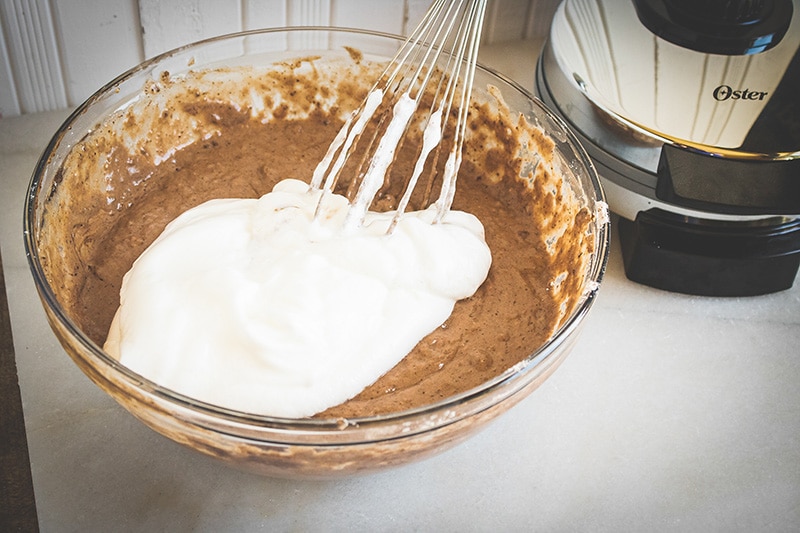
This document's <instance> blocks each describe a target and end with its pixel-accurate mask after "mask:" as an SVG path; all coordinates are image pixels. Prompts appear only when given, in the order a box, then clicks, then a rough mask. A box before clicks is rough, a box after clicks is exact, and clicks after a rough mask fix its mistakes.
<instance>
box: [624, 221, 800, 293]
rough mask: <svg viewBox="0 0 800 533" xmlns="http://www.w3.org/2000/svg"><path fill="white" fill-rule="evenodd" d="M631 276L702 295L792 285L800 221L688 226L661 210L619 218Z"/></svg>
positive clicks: (799, 253) (799, 258) (799, 261)
mask: <svg viewBox="0 0 800 533" xmlns="http://www.w3.org/2000/svg"><path fill="white" fill-rule="evenodd" d="M617 227H618V228H619V235H620V243H621V245H622V256H623V261H624V263H625V274H626V276H627V277H628V278H629V279H630V280H632V281H635V282H637V283H642V284H644V285H648V286H651V287H655V288H659V289H664V290H667V291H671V292H680V293H684V294H694V295H701V296H757V295H761V294H769V293H773V292H778V291H782V290H786V289H789V288H791V287H792V285H793V284H794V280H795V277H796V275H797V272H798V267H800V220H794V221H791V222H787V223H782V224H779V225H773V226H742V225H737V224H735V223H706V222H703V223H696V222H688V221H687V220H686V219H683V218H681V217H678V216H676V215H674V214H672V213H667V212H664V211H660V210H651V211H646V212H640V213H639V214H638V215H637V217H636V220H635V221H630V220H627V219H624V218H620V219H619V223H618V225H617Z"/></svg>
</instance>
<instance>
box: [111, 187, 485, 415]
mask: <svg viewBox="0 0 800 533" xmlns="http://www.w3.org/2000/svg"><path fill="white" fill-rule="evenodd" d="M320 194H322V193H321V191H319V190H315V189H310V188H309V186H308V184H306V183H304V182H301V181H298V180H284V181H282V182H280V183H278V184H277V185H276V186H275V188H274V189H273V191H272V192H270V193H268V194H266V195H264V196H262V197H261V198H258V199H218V200H211V201H209V202H206V203H204V204H202V205H200V206H197V207H195V208H193V209H190V210H188V211H186V212H185V213H183V214H182V215H180V216H179V217H178V218H176V219H175V220H174V221H172V222H171V223H170V224H169V225H168V226H167V227H166V228H165V230H164V231H163V233H162V234H161V235H160V236H159V237H158V238H157V239H156V240H155V241H154V242H153V243H152V244H151V245H150V246H149V247H148V248H147V250H145V252H144V253H143V254H142V255H141V256H140V257H139V258H138V259H137V260H136V261H135V263H134V264H133V267H132V268H131V270H130V271H128V273H127V274H126V275H125V277H124V279H123V283H122V288H121V291H120V306H119V308H118V310H117V312H116V315H115V316H114V320H113V322H112V324H111V327H110V330H109V334H108V338H107V340H106V343H105V345H104V349H105V350H106V351H107V352H108V353H109V354H110V355H111V356H113V357H115V358H116V359H118V360H119V361H120V362H121V363H122V364H123V365H125V366H126V367H128V368H129V369H131V370H133V371H134V372H137V373H138V374H140V375H141V376H143V377H145V378H147V379H149V380H151V381H153V382H155V383H157V384H159V385H160V386H163V387H166V388H168V389H171V390H173V391H175V392H178V393H181V394H184V395H186V396H189V397H192V398H195V399H197V400H201V401H204V402H207V403H210V404H214V405H218V406H221V407H226V408H230V409H235V410H239V411H245V412H249V413H257V414H263V415H270V416H279V417H291V418H299V417H305V416H311V415H313V414H315V413H318V412H320V411H323V410H325V409H327V408H329V407H332V406H334V405H338V404H340V403H342V402H344V401H346V400H348V399H349V398H352V397H353V396H355V395H356V394H358V393H359V392H360V391H361V390H363V389H364V388H365V387H367V386H369V385H370V384H372V383H373V382H375V381H376V380H377V379H378V378H379V377H380V376H381V375H383V374H384V373H385V372H387V371H388V370H389V369H391V368H392V367H393V366H394V365H396V364H397V363H398V362H399V361H400V360H401V359H403V357H405V356H406V354H408V353H409V352H410V351H411V349H412V348H413V347H414V346H415V345H416V344H417V343H418V342H419V341H420V340H421V339H422V338H423V337H424V336H425V335H427V334H428V333H430V332H431V331H433V330H434V329H436V327H438V326H439V325H440V324H442V323H443V322H444V321H445V320H446V319H447V318H448V317H449V315H450V313H451V312H452V310H453V306H454V305H455V302H456V301H458V300H460V299H463V298H467V297H469V296H471V295H472V294H474V292H475V291H476V290H477V289H478V287H480V285H481V284H482V283H483V281H484V280H485V279H486V276H487V274H488V271H489V267H490V264H491V253H490V250H489V247H488V246H487V244H486V242H485V239H484V230H483V226H482V224H481V223H480V221H479V220H478V219H477V218H476V217H474V216H473V215H471V214H468V213H465V212H461V211H455V210H450V211H448V212H447V214H446V215H445V216H444V218H443V219H442V220H441V221H440V222H438V223H433V221H434V218H435V217H436V209H435V208H434V207H431V208H428V209H426V210H422V211H414V212H408V213H405V214H404V215H403V216H402V217H401V218H400V219H399V222H398V223H397V225H396V227H395V228H394V230H393V231H392V232H391V234H387V231H386V230H387V228H388V227H389V225H390V223H391V221H392V217H393V215H394V213H393V212H387V213H377V212H372V211H368V212H367V213H366V216H365V218H364V222H363V223H362V224H361V225H360V226H358V227H355V228H345V224H344V221H345V218H346V217H347V213H348V208H349V207H350V204H349V203H348V201H347V199H346V198H344V197H343V196H339V195H333V194H329V195H327V196H326V200H325V202H326V204H325V209H324V210H323V213H324V217H321V218H320V217H318V218H317V219H315V217H314V213H315V211H316V208H317V204H318V202H319V198H320Z"/></svg>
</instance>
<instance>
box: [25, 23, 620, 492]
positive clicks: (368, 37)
mask: <svg viewBox="0 0 800 533" xmlns="http://www.w3.org/2000/svg"><path fill="white" fill-rule="evenodd" d="M401 42H402V38H400V37H397V36H392V35H387V34H379V33H375V32H369V31H361V30H353V29H334V28H282V29H270V30H263V31H252V32H243V33H237V34H233V35H228V36H222V37H219V38H214V39H209V40H206V41H202V42H199V43H195V44H191V45H188V46H185V47H182V48H179V49H176V50H174V51H171V52H168V53H166V54H163V55H160V56H158V57H155V58H153V59H151V60H149V61H146V62H144V63H142V64H141V65H139V66H137V67H136V68H134V69H132V70H130V71H128V72H126V73H125V74H123V75H121V76H120V77H118V78H117V79H115V80H113V81H111V82H110V83H109V84H108V85H106V86H105V87H103V88H102V89H100V90H99V91H98V92H97V93H95V94H94V95H93V96H92V97H91V98H89V99H88V100H87V101H86V102H85V103H83V104H82V105H81V106H79V107H78V108H77V109H76V110H75V112H74V113H73V114H72V115H71V116H70V117H69V118H68V119H67V120H66V122H65V123H64V124H63V125H62V126H61V128H60V129H59V130H58V131H57V132H56V133H55V135H54V137H53V138H52V140H51V141H50V143H49V145H48V146H47V148H46V150H45V152H44V154H43V155H42V157H41V159H40V160H39V162H38V164H37V166H36V169H35V171H34V174H33V177H32V181H31V184H30V188H29V191H28V196H27V198H26V205H25V228H24V230H25V246H26V251H27V255H28V258H29V263H30V268H31V271H32V274H33V277H34V281H35V284H36V287H37V289H38V292H39V295H40V298H41V301H42V303H43V306H44V309H45V311H46V314H47V318H48V320H49V323H50V325H51V327H52V329H53V331H54V332H55V334H56V335H57V337H58V339H59V340H60V342H61V344H62V345H63V347H64V349H65V350H66V352H67V353H68V354H69V355H70V357H71V358H72V359H73V360H74V362H75V363H76V364H77V365H78V366H79V367H80V368H81V370H82V371H83V372H84V373H85V374H86V375H87V376H88V377H89V378H90V379H91V380H92V381H93V382H94V383H95V384H97V385H98V386H99V387H100V388H102V389H103V390H104V391H105V392H107V393H108V394H109V395H111V396H112V397H113V398H114V399H115V400H116V401H117V402H119V403H120V404H121V405H122V406H123V407H124V408H125V409H127V410H128V411H130V412H131V413H132V414H133V415H135V416H136V417H137V418H139V419H140V420H141V421H142V422H144V423H145V424H146V425H148V426H149V427H151V428H152V429H154V430H155V431H158V432H159V433H161V434H163V435H166V436H167V437H169V438H171V439H173V440H175V441H177V442H179V443H181V444H184V445H186V446H188V447H189V448H191V449H194V450H196V451H199V452H202V453H204V454H207V455H210V456H213V457H215V458H218V459H221V460H223V461H225V462H227V463H229V464H232V465H234V466H236V467H239V468H243V469H247V470H251V471H255V472H259V473H262V474H266V475H271V476H283V477H330V476H336V475H347V474H353V473H360V472H366V471H372V470H376V469H380V468H385V467H390V466H395V465H400V464H404V463H408V462H410V461H413V460H417V459H420V458H423V457H426V456H430V455H431V454H433V453H436V452H439V451H442V450H444V449H447V448H449V447H451V446H453V445H455V444H456V443H458V442H460V441H462V440H463V439H465V438H467V437H468V436H470V435H471V434H474V433H475V432H476V431H478V430H479V429H480V428H482V427H483V426H484V425H485V424H486V423H487V422H489V421H490V420H492V419H493V418H495V417H496V416H498V415H500V414H501V413H503V412H505V411H506V410H508V409H509V408H511V407H512V406H513V405H515V404H516V403H518V402H519V401H520V400H522V399H523V398H525V397H526V396H527V395H528V394H529V393H530V392H532V391H533V390H534V389H536V388H537V387H538V386H539V385H540V384H541V383H542V382H544V381H545V380H546V379H547V377H548V376H550V375H551V373H552V372H553V371H554V370H555V369H556V368H557V366H558V364H559V363H560V362H561V361H562V360H563V359H564V357H565V356H566V355H567V353H568V352H569V350H570V348H571V346H572V345H573V343H574V342H575V339H576V338H577V336H578V333H579V330H580V327H581V324H582V323H583V321H584V319H585V318H586V316H587V313H588V312H589V309H590V308H591V306H592V303H593V302H594V300H595V297H596V292H597V289H598V287H599V284H600V281H601V278H602V275H603V272H604V268H605V264H606V258H607V254H608V238H609V230H608V217H607V215H606V210H605V202H604V198H603V192H602V190H601V187H600V185H599V182H598V178H597V175H596V173H595V171H594V168H593V166H592V164H591V162H590V160H589V158H588V157H587V155H586V153H585V152H584V150H583V149H582V148H581V146H580V145H579V143H578V141H577V140H576V139H575V137H574V135H573V134H572V133H571V132H570V131H569V130H568V129H567V128H566V127H565V126H564V124H563V123H562V122H561V121H560V120H559V119H558V118H557V117H555V116H554V115H553V114H552V113H551V112H550V111H549V110H548V109H546V108H545V107H544V106H543V105H542V103H541V102H540V101H539V100H537V99H536V98H534V97H533V96H531V95H530V94H529V93H528V92H527V91H525V90H524V89H522V88H521V87H520V86H519V85H517V84H516V83H514V82H512V81H510V80H508V79H506V78H504V77H503V76H502V75H500V74H497V73H495V72H493V71H491V70H489V69H487V68H483V67H480V66H479V68H478V70H477V73H476V76H475V87H476V89H475V90H476V93H475V94H476V96H475V97H476V98H480V91H479V89H481V90H482V91H483V94H484V95H485V93H486V87H487V85H492V86H494V87H497V88H499V90H500V92H501V94H502V96H503V100H504V101H505V104H506V105H507V106H508V108H509V110H510V111H511V112H512V114H521V115H522V116H524V117H525V120H527V122H528V123H530V124H532V125H534V126H536V127H538V128H541V130H543V131H544V132H545V133H546V134H547V135H548V136H549V137H550V138H552V140H553V142H554V144H555V147H554V155H553V157H554V160H553V164H554V166H555V167H556V169H557V171H558V172H559V173H560V174H561V176H562V177H563V180H564V181H565V183H566V184H567V185H568V186H569V187H570V189H571V190H572V191H573V192H574V193H575V197H576V198H577V200H578V202H580V203H582V204H583V205H584V206H586V207H588V211H589V212H590V213H592V217H591V218H592V220H591V221H590V222H589V224H588V227H587V232H586V233H587V235H586V237H585V238H586V241H587V243H588V246H589V248H588V249H589V250H590V253H588V254H586V255H588V256H589V257H588V258H583V259H582V260H581V261H582V263H580V264H581V265H583V266H582V269H581V270H582V271H580V272H575V273H573V275H574V276H577V277H578V278H577V279H578V284H577V285H578V287H579V288H578V291H579V294H578V295H577V296H576V298H575V299H574V302H573V303H572V304H571V305H570V307H569V308H568V309H564V314H563V318H562V320H561V321H560V324H559V325H558V327H557V329H556V330H555V333H554V334H553V335H552V336H551V338H550V339H549V341H547V342H546V343H545V344H543V345H540V346H530V352H529V356H528V357H526V358H524V359H523V360H522V361H520V362H519V363H518V364H516V365H514V366H513V367H511V368H509V369H507V370H506V371H505V372H502V373H500V374H499V375H497V376H496V377H494V378H493V379H491V380H489V381H486V382H485V383H483V384H481V385H480V386H478V387H475V388H473V389H471V390H468V391H466V392H463V393H461V394H458V395H456V396H452V397H448V398H445V399H443V400H441V401H438V402H436V403H432V404H430V405H425V406H423V407H419V408H415V409H411V410H406V411H402V412H397V413H392V414H385V415H377V416H370V417H363V418H351V419H343V418H337V419H327V420H326V419H316V418H310V419H285V418H276V417H269V416H258V415H252V414H247V413H241V412H236V411H232V410H229V409H223V408H220V407H217V406H213V405H208V404H205V403H203V402H199V401H196V400H194V399H192V398H188V397H185V396H182V395H180V394H177V393H175V392H172V391H170V390H167V389H165V388H163V387H160V386H159V385H158V384H157V383H153V382H151V381H149V380H148V379H145V378H144V377H142V376H140V375H137V374H136V373H134V372H132V371H131V370H129V369H128V368H126V367H125V366H123V365H121V364H120V363H119V362H118V361H116V360H114V359H113V358H111V357H110V356H109V355H107V354H106V353H104V351H103V350H102V347H101V346H99V345H98V344H97V343H95V342H93V341H92V340H91V338H90V337H89V336H88V335H87V334H86V332H85V331H82V329H81V328H80V327H79V326H78V325H77V323H76V321H75V320H74V317H73V316H71V314H70V313H69V312H68V311H67V309H66V307H65V306H64V305H62V298H61V293H62V291H63V288H62V286H61V284H59V283H57V282H54V281H53V277H52V275H51V274H52V273H53V272H56V271H58V270H59V269H61V270H63V269H65V268H66V267H65V266H64V265H62V264H60V258H59V256H58V254H50V255H49V256H47V257H45V256H44V254H42V238H43V237H42V236H43V230H44V229H46V228H47V225H48V224H49V223H50V221H54V220H58V219H59V217H60V216H61V215H62V214H63V213H60V211H59V210H60V209H67V208H68V207H64V206H65V205H68V203H63V202H62V201H60V200H59V189H60V187H62V186H63V183H64V182H65V180H68V179H82V178H80V177H79V178H75V177H69V176H65V175H64V172H63V170H62V165H63V164H64V161H65V159H66V158H67V157H68V156H70V154H71V153H72V152H73V151H75V150H82V149H84V148H85V147H81V142H82V140H83V139H85V138H86V137H87V136H88V135H89V134H90V132H92V131H94V130H95V129H96V128H98V127H99V125H100V124H102V123H103V122H104V120H106V119H107V118H108V117H109V116H111V115H112V114H114V113H119V112H120V111H124V110H125V109H127V108H128V107H129V106H133V105H135V104H136V102H137V101H140V100H141V99H143V98H147V97H148V95H151V94H154V93H155V92H157V82H158V80H159V79H160V77H161V76H162V75H163V73H164V72H166V71H168V72H169V73H170V75H173V76H175V75H180V74H181V73H182V72H187V71H189V70H192V69H194V70H198V69H204V68H210V67H212V66H213V67H218V66H220V65H222V66H235V65H268V64H270V62H272V61H275V60H276V59H280V58H284V59H285V58H291V57H298V56H308V55H314V54H322V55H324V54H328V53H330V54H352V51H353V49H358V50H360V51H361V52H362V53H364V54H368V55H370V56H376V57H391V55H393V53H394V51H395V50H396V49H397V48H398V46H399V44H401ZM143 88H144V89H143ZM98 171H99V170H98ZM90 182H91V180H88V179H87V180H85V186H90V185H89V184H90ZM557 244H558V243H557V242H556V245H557ZM83 268H92V265H84V266H83Z"/></svg>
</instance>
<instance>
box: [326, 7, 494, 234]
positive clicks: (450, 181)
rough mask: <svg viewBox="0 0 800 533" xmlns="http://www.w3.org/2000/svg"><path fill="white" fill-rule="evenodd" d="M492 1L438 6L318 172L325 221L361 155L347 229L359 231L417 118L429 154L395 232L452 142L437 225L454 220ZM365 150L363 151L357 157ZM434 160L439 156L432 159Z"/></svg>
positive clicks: (411, 182)
mask: <svg viewBox="0 0 800 533" xmlns="http://www.w3.org/2000/svg"><path fill="white" fill-rule="evenodd" d="M486 2H487V0H435V1H434V3H433V4H432V5H431V7H430V8H429V9H428V12H427V13H426V15H425V17H424V18H423V20H422V21H421V22H420V23H419V25H418V26H417V28H416V29H415V30H414V32H413V33H412V34H411V36H410V37H409V38H408V39H407V40H406V41H405V43H404V44H403V45H402V47H401V48H400V50H399V51H398V52H397V54H396V55H395V56H394V58H393V59H392V60H391V61H390V63H389V64H388V66H387V67H386V69H385V70H384V71H383V73H382V74H381V76H380V77H379V78H378V80H377V81H376V83H375V84H374V85H373V87H372V89H371V90H370V92H369V93H368V95H367V97H366V98H365V100H364V101H363V102H362V103H361V105H360V106H359V107H358V108H357V109H356V110H355V111H354V112H353V113H352V114H351V115H350V117H349V118H348V119H347V120H346V121H345V124H344V125H343V127H342V128H341V130H340V131H339V133H338V134H337V136H336V137H335V139H334V140H333V142H332V143H331V145H330V147H329V148H328V152H327V153H326V155H325V156H324V157H323V159H322V160H321V161H320V163H319V164H318V165H317V168H316V169H315V171H314V175H313V177H312V181H311V188H312V189H320V188H321V189H322V191H323V194H322V195H321V199H320V203H319V205H318V207H317V213H318V214H319V213H320V211H321V210H322V209H324V207H323V205H324V199H325V197H326V195H327V194H329V193H331V192H332V191H333V189H334V187H335V186H336V183H337V180H338V179H339V176H340V174H341V173H342V170H343V169H344V168H345V165H346V163H347V162H348V160H349V159H351V158H354V157H356V156H355V155H354V154H356V153H357V152H358V153H359V156H358V157H359V158H360V163H359V164H358V165H356V169H355V170H352V171H350V173H352V174H353V175H351V176H349V178H350V179H351V182H350V184H351V185H350V187H351V189H353V187H357V191H356V192H355V196H354V197H352V198H351V205H350V208H349V211H348V214H347V217H346V220H345V227H346V228H352V227H354V226H358V225H360V224H361V223H362V222H363V220H364V217H365V215H366V212H367V210H368V209H369V207H370V206H371V205H372V203H373V201H374V199H375V197H376V195H377V194H378V192H379V191H380V189H381V187H382V186H383V185H384V182H385V180H386V177H387V172H388V170H389V168H390V167H391V165H392V163H393V162H394V159H395V155H396V152H397V150H398V147H399V145H401V144H402V143H403V140H404V137H405V135H406V134H407V131H408V128H409V126H410V124H411V123H412V118H414V116H415V115H416V116H417V119H419V120H421V122H420V123H421V128H422V131H423V133H422V142H421V147H420V149H419V154H418V157H417V160H416V164H415V166H414V169H413V172H412V173H411V176H409V177H408V180H407V182H406V184H405V189H404V192H403V194H402V196H401V197H400V199H399V201H398V203H397V206H396V214H395V216H394V219H393V220H392V222H391V224H390V226H389V230H388V231H389V232H391V231H392V230H393V229H394V226H395V225H396V223H397V221H398V219H399V218H400V216H401V215H402V214H403V212H404V211H405V209H406V208H407V206H408V203H409V201H410V199H411V195H412V192H413V191H414V188H415V187H416V185H417V182H418V181H419V178H420V176H421V175H422V173H423V172H424V171H425V170H426V168H427V169H428V170H429V171H430V172H434V171H435V170H433V167H434V165H435V161H436V159H438V150H439V148H440V147H441V146H442V139H443V138H444V137H445V136H452V143H451V145H450V153H449V155H448V158H447V160H446V162H445V164H444V168H443V170H442V172H441V177H440V179H441V183H442V185H441V191H440V194H439V197H438V199H437V200H436V202H435V205H436V217H435V222H438V221H440V220H441V219H442V217H443V216H444V215H445V213H447V211H448V210H449V209H450V207H451V205H452V203H453V197H454V195H455V185H456V176H457V174H458V170H459V167H460V165H461V150H462V146H463V143H464V137H465V134H466V128H467V113H468V108H469V102H470V98H471V93H472V82H473V77H474V73H475V64H476V60H477V56H478V46H479V43H480V35H481V30H482V27H483V18H484V13H485V11H486ZM442 54H444V58H442ZM432 80H434V82H433V83H432ZM429 85H430V87H429ZM426 94H431V95H432V97H431V100H430V104H429V105H426V106H425V107H427V109H422V108H421V107H420V106H421V103H422V101H423V96H425V95H426ZM456 99H458V105H457V110H454V112H457V118H456V120H455V124H454V125H453V124H452V123H453V121H452V120H450V119H449V117H450V115H451V109H453V105H454V103H455V100H456ZM449 128H452V130H449ZM367 129H371V131H372V134H371V135H362V134H364V133H365V130H367ZM362 137H366V139H362ZM359 144H362V146H361V147H360V148H359V149H358V150H357V149H356V147H357V146H359ZM364 145H365V146H364ZM434 153H435V154H436V156H433V155H432V154H434ZM364 167H366V168H364ZM426 196H427V195H426Z"/></svg>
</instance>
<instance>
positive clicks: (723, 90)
mask: <svg viewBox="0 0 800 533" xmlns="http://www.w3.org/2000/svg"><path fill="white" fill-rule="evenodd" d="M713 94H714V100H717V101H720V102H724V101H725V100H763V99H764V97H765V96H767V94H768V93H767V92H766V91H751V90H750V89H733V88H732V87H731V86H730V85H720V86H719V87H717V88H716V89H714V93H713Z"/></svg>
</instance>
